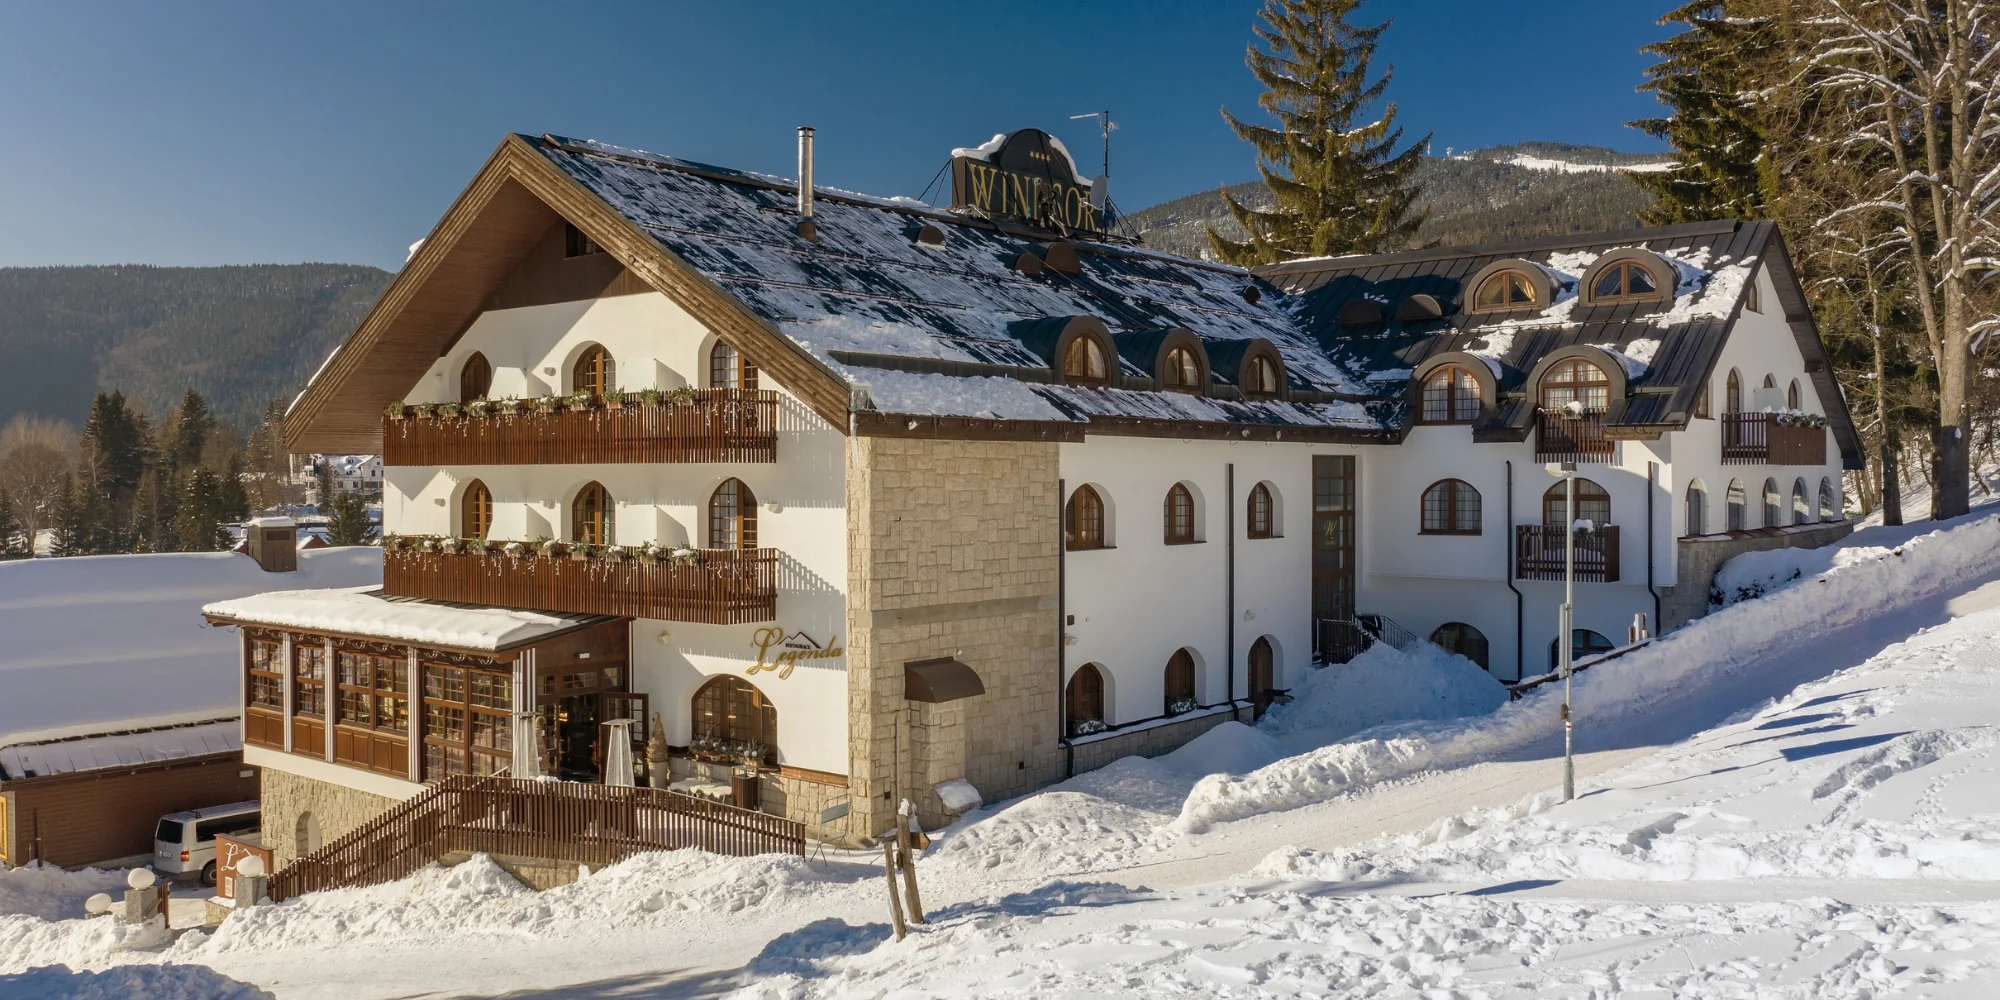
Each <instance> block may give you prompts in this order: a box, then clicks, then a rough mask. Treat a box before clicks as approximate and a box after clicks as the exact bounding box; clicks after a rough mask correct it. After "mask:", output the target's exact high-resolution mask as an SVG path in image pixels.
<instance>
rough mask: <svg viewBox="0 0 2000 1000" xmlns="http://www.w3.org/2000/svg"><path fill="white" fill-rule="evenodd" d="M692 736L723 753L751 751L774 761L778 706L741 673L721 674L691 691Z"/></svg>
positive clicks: (767, 762) (768, 763) (769, 762)
mask: <svg viewBox="0 0 2000 1000" xmlns="http://www.w3.org/2000/svg"><path fill="white" fill-rule="evenodd" d="M693 707H694V738H695V739H697V740H701V741H703V742H704V743H708V744H710V745H711V746H713V745H715V744H721V746H717V747H716V749H717V750H718V751H719V752H722V753H727V754H733V755H734V754H744V753H752V754H755V755H756V756H758V757H760V758H762V760H763V761H764V763H765V765H766V766H769V765H774V764H776V763H777V762H778V710H777V709H776V708H773V707H771V702H770V701H769V700H768V699H766V698H765V697H764V692H762V691H759V690H757V685H755V684H752V683H750V682H749V681H746V680H744V679H743V678H741V677H736V676H732V675H729V674H724V675H722V676H719V677H717V678H715V679H714V680H711V681H709V682H708V683H706V684H703V685H702V686H701V687H700V688H699V689H697V690H696V691H695V693H694V706H693Z"/></svg>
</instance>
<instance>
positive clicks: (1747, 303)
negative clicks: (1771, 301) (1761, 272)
mask: <svg viewBox="0 0 2000 1000" xmlns="http://www.w3.org/2000/svg"><path fill="white" fill-rule="evenodd" d="M1745 285H1746V287H1745V289H1744V292H1743V308H1745V309H1748V310H1750V311H1751V312H1753V313H1757V314H1758V315H1760V316H1761V315H1763V313H1764V288H1763V286H1762V285H1759V284H1757V271H1756V270H1755V269H1754V268H1753V269H1752V270H1751V271H1750V280H1749V281H1748V282H1745Z"/></svg>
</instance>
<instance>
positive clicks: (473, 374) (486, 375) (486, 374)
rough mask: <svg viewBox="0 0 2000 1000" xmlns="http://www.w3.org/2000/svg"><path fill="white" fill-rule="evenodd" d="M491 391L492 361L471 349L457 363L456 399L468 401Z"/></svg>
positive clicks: (463, 401) (462, 401) (461, 401)
mask: <svg viewBox="0 0 2000 1000" xmlns="http://www.w3.org/2000/svg"><path fill="white" fill-rule="evenodd" d="M492 391H493V363H492V362H490V361H488V360H486V355H485V354H484V353H482V352H479V351H473V352H472V353H471V354H468V355H466V356H465V359H464V360H463V361H460V362H459V363H458V401H459V402H460V403H470V402H472V401H473V400H475V399H480V398H482V397H484V396H486V395H487V394H488V393H490V392H492Z"/></svg>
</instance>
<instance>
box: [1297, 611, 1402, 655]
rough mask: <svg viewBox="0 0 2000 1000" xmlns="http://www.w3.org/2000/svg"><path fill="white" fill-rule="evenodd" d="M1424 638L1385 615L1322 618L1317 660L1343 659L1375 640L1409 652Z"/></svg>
mask: <svg viewBox="0 0 2000 1000" xmlns="http://www.w3.org/2000/svg"><path fill="white" fill-rule="evenodd" d="M1426 641H1427V640H1424V639H1419V638H1417V635H1416V633H1414V632H1412V631H1410V630H1409V629H1406V628H1404V627H1403V626H1401V625H1398V624H1396V622H1395V620H1394V619H1392V618H1390V617H1389V616H1387V615H1355V616H1354V617H1353V618H1323V619H1321V620H1320V623H1319V661H1320V662H1321V663H1346V662H1347V661H1349V660H1352V659H1354V658H1355V657H1357V656H1360V655H1361V654H1362V653H1363V652H1366V651H1367V650H1368V648H1369V647H1371V646H1373V645H1375V644H1376V643H1378V642H1385V643H1388V644H1389V645H1391V646H1394V647H1395V648H1397V649H1400V650H1403V651H1405V652H1410V651H1414V650H1417V649H1420V648H1422V646H1423V644H1424V642H1426Z"/></svg>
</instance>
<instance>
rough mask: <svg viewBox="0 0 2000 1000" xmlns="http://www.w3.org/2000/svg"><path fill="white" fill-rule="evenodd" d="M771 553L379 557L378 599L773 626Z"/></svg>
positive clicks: (406, 551)
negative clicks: (650, 558)
mask: <svg viewBox="0 0 2000 1000" xmlns="http://www.w3.org/2000/svg"><path fill="white" fill-rule="evenodd" d="M777 570H778V552H777V550H776V549H740V550H739V549H700V550H697V551H696V558H695V560H694V561H691V562H678V561H672V560H666V559H662V560H659V561H657V562H650V563H649V562H642V561H640V560H639V559H636V558H625V559H617V560H614V559H609V558H604V557H601V556H600V557H593V558H590V559H578V558H575V557H573V556H571V555H569V554H566V553H562V552H558V553H557V554H555V555H554V556H550V555H544V554H537V553H535V552H533V550H530V551H529V553H528V554H524V555H521V556H509V555H506V554H504V553H502V552H498V551H492V552H482V553H472V552H449V553H447V552H426V551H423V550H422V549H420V548H394V549H391V548H385V549H384V550H383V552H382V592H383V593H384V594H388V595H391V596H395V597H418V598H423V599H425V600H432V601H460V602H464V603H466V604H485V605H490V606H493V607H502V608H523V609H527V610H538V611H566V612H572V613H578V614H591V615H620V616H623V617H628V618H655V619H659V620H662V621H673V622H701V623H704V624H709V625H742V624H747V623H750V622H767V621H771V620H773V619H775V618H777V616H778V587H777Z"/></svg>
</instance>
